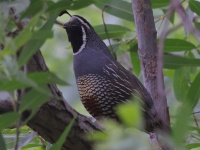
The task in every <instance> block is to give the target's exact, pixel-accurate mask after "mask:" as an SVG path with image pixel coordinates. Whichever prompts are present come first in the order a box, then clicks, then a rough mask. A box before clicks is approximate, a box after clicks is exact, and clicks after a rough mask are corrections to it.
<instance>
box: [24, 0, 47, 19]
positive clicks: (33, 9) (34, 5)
mask: <svg viewBox="0 0 200 150" xmlns="http://www.w3.org/2000/svg"><path fill="white" fill-rule="evenodd" d="M43 3H44V2H43V1H36V0H30V5H29V7H28V8H27V9H26V11H25V12H24V13H23V14H22V15H21V18H25V17H30V16H34V15H35V14H37V13H38V12H39V11H41V10H42V8H43V5H44V4H43Z"/></svg>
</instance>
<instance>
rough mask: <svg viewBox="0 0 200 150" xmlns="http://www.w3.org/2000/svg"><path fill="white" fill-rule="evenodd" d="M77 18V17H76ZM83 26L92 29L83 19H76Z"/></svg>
mask: <svg viewBox="0 0 200 150" xmlns="http://www.w3.org/2000/svg"><path fill="white" fill-rule="evenodd" d="M74 17H76V16H74ZM76 18H77V19H78V20H79V21H80V22H81V23H82V24H84V25H85V26H86V27H87V28H88V29H90V26H88V24H87V23H85V22H84V21H83V20H82V19H80V18H79V17H76Z"/></svg>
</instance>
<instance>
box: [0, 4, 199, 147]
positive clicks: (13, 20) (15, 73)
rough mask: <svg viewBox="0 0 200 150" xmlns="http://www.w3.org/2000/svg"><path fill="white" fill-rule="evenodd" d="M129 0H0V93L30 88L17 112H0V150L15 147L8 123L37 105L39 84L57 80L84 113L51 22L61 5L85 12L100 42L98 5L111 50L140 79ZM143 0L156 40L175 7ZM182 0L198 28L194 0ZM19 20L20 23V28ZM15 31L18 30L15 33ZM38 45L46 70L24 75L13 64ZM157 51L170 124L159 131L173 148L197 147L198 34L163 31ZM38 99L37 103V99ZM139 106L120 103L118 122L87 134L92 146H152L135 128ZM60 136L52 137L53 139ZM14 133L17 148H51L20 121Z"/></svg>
mask: <svg viewBox="0 0 200 150" xmlns="http://www.w3.org/2000/svg"><path fill="white" fill-rule="evenodd" d="M130 2H131V1H130V0H126V1H125V0H87V1H83V0H26V1H24V0H8V1H5V0H1V1H0V23H1V25H0V49H1V50H0V91H7V92H9V93H10V95H11V96H12V99H13V100H15V99H16V96H15V92H16V89H23V88H27V87H32V88H33V90H31V91H29V92H28V93H27V94H25V95H24V96H23V98H22V100H23V101H22V103H21V106H20V109H19V112H13V113H7V114H3V115H0V129H1V134H0V146H1V147H0V149H2V150H4V149H6V147H7V149H13V147H14V146H15V140H16V129H9V128H8V127H10V125H12V124H13V123H14V122H16V121H17V120H18V119H19V118H20V115H21V112H22V111H23V110H26V109H30V108H31V109H33V111H37V110H38V108H39V106H41V105H42V104H43V103H45V102H46V100H47V99H48V98H49V97H50V96H51V95H50V94H49V91H48V90H47V88H45V85H46V84H47V83H55V84H59V85H60V86H59V87H60V89H61V91H62V92H63V93H64V96H65V97H66V100H67V101H68V102H69V103H70V104H71V105H72V106H73V107H74V108H75V109H76V110H78V111H79V112H80V113H83V114H87V115H88V113H87V112H86V110H85V109H84V108H83V106H82V104H81V103H80V101H79V96H78V92H77V89H76V84H75V79H74V75H73V69H72V59H73V58H72V51H71V46H70V43H69V42H68V40H67V35H66V33H65V31H64V29H63V28H62V26H60V25H59V24H58V23H56V22H55V21H56V20H57V22H61V23H64V22H66V21H68V19H69V17H68V16H65V15H63V16H62V17H57V16H58V14H59V12H60V11H62V10H68V11H69V12H70V13H71V14H72V15H73V14H77V15H81V16H83V17H84V18H86V19H87V20H88V21H89V22H90V23H91V24H92V26H94V29H95V30H96V32H97V33H98V34H99V35H100V37H101V38H102V39H103V40H105V42H106V43H107V39H108V37H107V35H106V33H105V31H104V25H103V23H102V18H101V14H102V10H103V9H104V7H105V12H104V13H105V15H104V16H105V18H104V19H105V22H106V24H107V29H108V35H109V38H110V39H111V43H112V47H113V48H114V51H113V52H114V53H115V54H114V55H115V56H117V58H118V61H119V62H120V63H122V64H123V65H124V66H125V67H126V68H127V69H129V70H132V71H133V72H134V73H135V74H136V75H137V76H138V78H139V79H141V69H140V61H139V57H138V54H137V36H136V31H135V26H134V23H133V14H132V7H131V3H130ZM151 3H152V8H153V12H154V19H155V25H156V29H157V32H158V38H159V35H160V34H161V33H162V31H163V27H164V24H165V23H166V22H169V23H170V29H171V28H173V27H175V26H176V25H177V24H179V23H181V19H180V18H179V16H178V15H177V14H176V13H173V14H172V16H171V17H170V18H169V19H168V18H167V17H166V14H167V6H169V3H170V1H169V0H165V1H160V0H151ZM182 5H183V6H184V8H185V10H190V11H186V12H187V13H188V14H187V15H188V16H190V17H191V16H192V17H193V18H192V19H191V21H192V24H193V25H194V26H195V27H196V29H197V30H199V29H200V19H199V18H200V16H199V15H200V11H199V10H200V9H199V8H200V2H199V1H195V0H188V1H187V0H186V1H183V2H182ZM11 8H12V9H13V11H11V10H12V9H11ZM191 14H192V15H191ZM194 14H195V15H194ZM23 24H26V26H25V27H24V28H23V30H21V26H22V25H23ZM20 30H21V31H20ZM19 31H20V32H19ZM16 32H19V34H15V33H16ZM158 41H159V40H158ZM108 46H109V47H110V45H108ZM20 50H21V51H22V53H21V54H20V56H19V59H17V52H19V51H20ZM38 50H41V51H42V54H43V55H44V58H45V61H46V63H47V65H48V67H49V68H50V71H51V72H50V73H39V72H37V73H31V74H26V73H24V72H22V71H21V70H20V67H21V66H22V65H24V64H25V63H26V62H27V61H28V60H29V59H30V58H31V57H32V55H33V54H34V53H35V52H37V51H38ZM163 51H164V56H163V62H164V77H165V85H166V95H167V98H168V104H169V108H170V117H171V125H172V129H173V134H172V136H171V137H167V139H166V141H168V142H170V143H172V145H173V146H174V147H176V148H177V149H195V148H196V149H200V129H199V125H198V124H199V119H200V116H199V109H200V106H199V97H200V72H199V67H200V55H199V54H200V44H199V39H198V38H197V37H196V36H195V35H193V34H191V33H190V34H189V35H188V32H187V30H186V29H185V28H184V26H183V25H182V26H180V27H179V28H178V29H176V30H174V31H173V32H172V33H170V35H169V36H168V37H167V39H166V40H165V43H164V50H163ZM141 80H142V79H141ZM35 95H37V96H35ZM38 97H39V98H40V99H41V98H42V99H43V101H37V99H38ZM27 99H28V100H27ZM139 107H140V106H139V105H138V104H137V103H131V104H125V105H122V106H120V107H119V109H118V113H119V116H120V117H121V119H122V122H123V125H122V124H121V125H119V124H117V123H115V122H113V121H111V120H107V121H104V127H105V129H106V133H102V132H97V133H93V134H90V135H89V136H88V138H89V139H91V140H94V141H97V143H96V145H95V146H96V149H97V150H104V149H109V150H122V149H123V150H129V149H130V150H132V149H138V150H139V149H141V150H144V149H150V148H151V147H152V146H151V144H150V142H149V137H148V135H147V134H146V133H144V132H141V131H139V130H137V129H135V127H136V126H137V127H138V126H140V123H141V117H140V109H139ZM72 122H73V121H72ZM138 128H140V127H138ZM69 130H70V126H69V127H68V128H67V129H66V135H65V136H67V133H68V132H69ZM65 136H63V137H61V138H60V139H61V143H62V140H63V139H64V138H65ZM19 139H20V140H19V143H20V146H21V149H23V150H43V149H50V147H51V144H49V143H48V142H46V141H44V140H43V139H42V138H41V137H39V136H37V135H35V134H33V131H32V130H31V129H29V128H28V127H27V126H22V127H21V128H20V138H19ZM58 143H59V142H58ZM58 145H59V146H60V145H61V144H58ZM54 146H55V145H54Z"/></svg>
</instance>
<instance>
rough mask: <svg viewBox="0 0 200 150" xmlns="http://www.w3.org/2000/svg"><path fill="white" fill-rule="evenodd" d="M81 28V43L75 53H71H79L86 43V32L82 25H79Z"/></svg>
mask: <svg viewBox="0 0 200 150" xmlns="http://www.w3.org/2000/svg"><path fill="white" fill-rule="evenodd" d="M81 29H82V33H83V36H82V40H83V44H82V45H81V47H80V48H79V50H78V51H77V52H76V53H74V54H73V55H77V54H79V53H80V52H81V51H82V50H83V49H84V48H85V45H86V32H85V29H84V28H83V27H81Z"/></svg>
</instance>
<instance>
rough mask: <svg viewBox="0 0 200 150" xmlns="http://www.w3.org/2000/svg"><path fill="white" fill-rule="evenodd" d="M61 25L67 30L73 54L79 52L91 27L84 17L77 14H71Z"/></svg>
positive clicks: (84, 44) (83, 46)
mask: <svg viewBox="0 0 200 150" xmlns="http://www.w3.org/2000/svg"><path fill="white" fill-rule="evenodd" d="M63 27H64V28H65V29H66V31H67V35H68V39H69V41H70V42H71V44H72V48H73V52H74V55H76V54H78V53H80V52H81V51H82V50H83V49H84V48H85V46H86V42H87V35H88V33H89V32H90V31H93V27H92V26H91V25H90V24H89V22H88V21H87V20H86V19H84V18H83V17H80V16H77V15H74V16H72V17H71V18H70V20H69V21H68V22H66V23H65V24H64V25H63Z"/></svg>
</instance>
